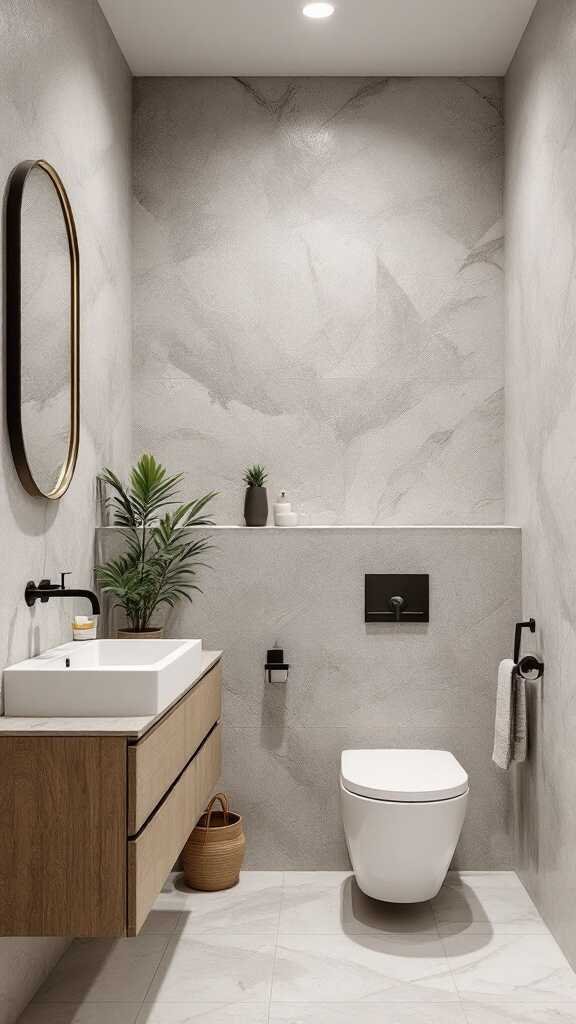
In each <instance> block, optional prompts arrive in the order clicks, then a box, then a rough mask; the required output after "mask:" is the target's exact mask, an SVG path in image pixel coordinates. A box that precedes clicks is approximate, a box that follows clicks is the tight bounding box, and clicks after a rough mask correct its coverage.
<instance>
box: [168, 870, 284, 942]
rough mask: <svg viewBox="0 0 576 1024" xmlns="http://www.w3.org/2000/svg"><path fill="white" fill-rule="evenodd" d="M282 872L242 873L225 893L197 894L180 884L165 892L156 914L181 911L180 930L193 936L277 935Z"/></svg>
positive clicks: (179, 881)
mask: <svg viewBox="0 0 576 1024" xmlns="http://www.w3.org/2000/svg"><path fill="white" fill-rule="evenodd" d="M282 881H283V873H282V872H281V871H252V872H246V873H243V874H242V875H241V876H240V882H239V883H238V885H236V886H234V888H233V889H226V890H225V891H224V892H195V891H193V890H190V889H187V888H186V887H185V885H184V883H183V882H182V881H181V880H177V881H176V883H175V884H174V885H173V887H172V889H171V890H170V891H168V892H162V893H161V894H160V896H159V897H158V899H157V900H156V903H155V904H154V910H155V911H156V913H164V912H167V908H168V907H178V908H179V909H180V912H181V918H180V921H179V923H178V930H179V931H182V932H183V933H184V934H188V933H190V932H192V933H197V932H201V933H202V934H205V933H206V932H226V933H227V932H230V931H232V932H234V933H235V934H237V935H239V934H242V933H246V934H251V933H255V934H258V935H263V934H264V933H265V932H266V933H270V934H272V935H275V934H276V931H277V928H278V919H279V915H280V904H281V902H282Z"/></svg>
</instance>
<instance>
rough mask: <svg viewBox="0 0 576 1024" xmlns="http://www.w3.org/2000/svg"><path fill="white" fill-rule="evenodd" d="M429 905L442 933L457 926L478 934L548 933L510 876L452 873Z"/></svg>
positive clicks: (508, 873) (519, 883) (518, 882)
mask: <svg viewBox="0 0 576 1024" xmlns="http://www.w3.org/2000/svg"><path fill="white" fill-rule="evenodd" d="M431 905H432V910H433V912H434V916H435V918H436V921H437V924H438V927H439V929H440V931H441V932H443V931H450V930H451V926H452V925H453V924H457V923H458V924H466V925H468V926H469V929H470V931H471V932H472V931H473V932H477V933H481V932H483V931H485V932H487V933H491V932H500V933H503V934H511V935H513V934H542V933H547V931H548V929H547V928H546V925H545V924H544V922H543V921H542V918H541V917H540V914H539V913H538V911H537V909H536V907H535V906H534V904H533V903H532V900H531V899H530V897H529V895H528V893H527V892H526V890H525V889H524V886H523V885H522V883H521V882H520V880H519V879H518V878H517V876H516V875H515V874H513V873H512V872H501V873H500V872H478V873H470V874H465V875H457V874H454V873H451V874H450V875H449V876H448V878H447V879H446V881H445V883H444V885H443V886H442V888H441V890H440V892H439V893H438V896H436V898H435V899H434V900H432V904H431ZM446 926H448V927H447V928H446Z"/></svg>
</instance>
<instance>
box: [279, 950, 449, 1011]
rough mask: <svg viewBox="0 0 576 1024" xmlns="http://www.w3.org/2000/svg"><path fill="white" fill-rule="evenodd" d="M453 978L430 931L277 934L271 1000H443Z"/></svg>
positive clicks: (326, 1001) (446, 996) (447, 999)
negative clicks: (412, 934) (412, 933)
mask: <svg viewBox="0 0 576 1024" xmlns="http://www.w3.org/2000/svg"><path fill="white" fill-rule="evenodd" d="M456 999H457V995H456V990H455V988H454V982H453V980H452V976H451V974H450V970H449V968H448V963H447V960H446V958H445V957H444V954H443V949H442V945H441V943H440V941H439V940H438V939H437V938H436V936H434V935H420V936H419V938H418V940H415V939H414V938H412V937H410V936H403V935H394V936H389V937H387V938H385V937H384V936H382V935H379V936H373V935H353V936H350V935H282V936H279V939H278V946H277V950H276V963H275V967H274V981H273V986H272V1000H273V1001H277V1002H300V1001H302V1002H324V1003H329V1002H346V1001H348V1002H355V1001H364V1000H366V1001H370V1002H394V1001H400V1002H420V1001H421V1002H429V1003H431V1002H440V1001H445V1002H449V1001H452V1000H456Z"/></svg>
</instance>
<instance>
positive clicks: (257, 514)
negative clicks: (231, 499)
mask: <svg viewBox="0 0 576 1024" xmlns="http://www.w3.org/2000/svg"><path fill="white" fill-rule="evenodd" d="M244 519H245V520H246V526H266V523H267V522H268V492H267V490H266V488H265V487H247V488H246V497H245V499H244Z"/></svg>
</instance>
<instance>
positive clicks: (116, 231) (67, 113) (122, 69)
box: [0, 0, 131, 1024]
mask: <svg viewBox="0 0 576 1024" xmlns="http://www.w3.org/2000/svg"><path fill="white" fill-rule="evenodd" d="M130 102H131V84H130V76H129V73H128V69H127V67H126V65H125V63H124V60H123V58H122V57H121V56H120V53H119V50H118V47H117V45H116V43H115V41H114V39H113V37H112V35H111V33H110V30H109V28H108V26H107V24H106V22H105V21H104V18H103V16H102V14H101V12H100V8H99V7H98V4H97V3H96V2H95V0H42V3H37V2H35V0H0V125H1V132H0V138H1V140H2V141H1V145H0V180H1V181H2V182H3V183H4V184H5V183H6V181H7V179H8V175H9V174H10V171H11V170H12V168H13V167H14V165H15V164H17V163H18V162H19V161H20V160H23V159H26V158H38V157H44V158H45V159H47V160H49V161H50V162H51V163H53V164H54V165H55V167H56V168H57V169H58V171H59V172H60V174H61V176H62V178H63V180H64V183H65V185H66V188H67V190H68V194H69V196H70V200H71V203H72V207H73V209H74V214H75V218H76V224H77V228H78V236H79V244H80V259H81V351H82V437H81V445H80V456H79V462H78V468H77V472H76V476H75V478H74V481H73V483H72V486H71V487H70V490H69V491H68V493H67V494H66V496H65V497H64V498H63V499H62V501H60V502H52V503H48V502H46V501H44V500H42V499H38V498H30V497H28V496H27V495H26V493H25V492H24V490H23V489H22V487H21V485H20V483H19V481H18V479H17V477H16V473H15V471H14V468H13V465H12V460H11V456H10V450H9V447H8V440H7V436H6V428H5V413H4V408H2V414H1V416H0V431H1V455H2V472H1V473H0V534H1V545H2V586H1V587H0V621H1V622H2V630H1V632H0V661H1V664H2V665H6V664H8V663H10V662H12V661H17V660H19V659H21V658H24V657H27V656H28V655H29V653H32V652H37V651H38V650H41V649H44V648H46V647H49V646H50V645H52V644H53V643H55V642H58V641H61V640H64V639H67V638H68V636H69V633H70V614H71V612H72V611H73V610H74V605H73V604H69V605H68V606H67V608H66V609H63V608H59V606H58V605H57V604H56V603H55V604H54V605H47V606H42V607H38V608H37V610H35V611H34V612H31V611H30V610H29V609H28V608H27V607H26V606H25V604H24V600H23V590H24V585H25V583H26V581H27V580H28V579H33V578H34V579H38V578H40V577H41V576H46V575H48V576H52V577H54V576H55V574H56V573H57V571H58V570H60V569H70V570H72V572H73V577H72V578H73V579H74V582H75V583H77V584H78V585H82V584H84V585H90V583H91V565H92V561H93V546H94V525H95V523H94V514H93V509H94V494H93V490H94V476H95V473H96V471H97V470H98V469H99V468H100V467H101V465H102V463H103V462H104V461H106V462H108V461H112V462H113V463H114V464H115V465H123V464H124V463H125V462H126V460H127V458H128V450H129V432H130V388H129V381H130V349H131V345H130V291H131V288H130V221H131V218H130V191H131V166H130V165H131V157H130V127H131V126H130ZM4 184H3V187H4ZM1 259H2V256H1V255H0V260H1ZM0 269H1V268H0ZM1 402H2V406H3V405H4V399H3V397H2V399H1ZM78 610H79V611H80V610H83V609H82V608H81V607H80V606H79V607H78ZM64 946H65V941H60V940H53V939H26V940H18V939H5V938H0V1024H10V1022H12V1021H13V1020H15V1019H16V1017H17V1016H18V1014H19V1013H20V1011H21V1009H22V1008H23V1006H24V1005H25V1003H26V1002H27V1000H28V999H29V998H30V996H31V995H32V994H33V992H34V990H35V988H36V987H37V985H38V984H39V982H40V981H41V980H42V978H43V976H44V975H45V974H46V973H47V971H48V970H49V969H50V968H51V966H52V964H53V963H54V960H55V959H56V958H57V957H58V955H59V954H60V952H61V951H62V950H63V948H64Z"/></svg>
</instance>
